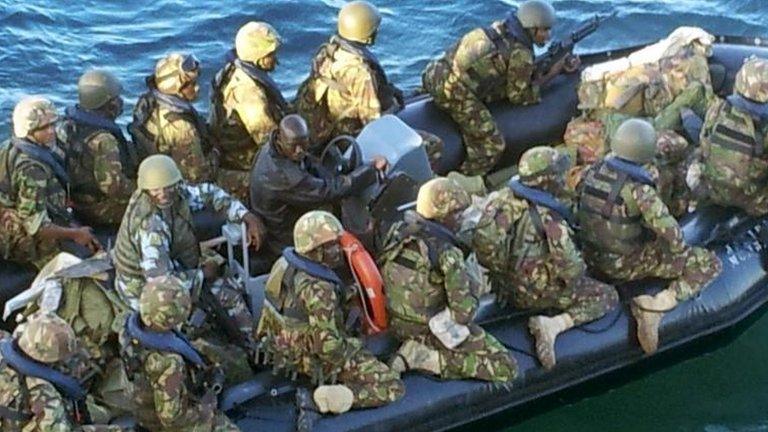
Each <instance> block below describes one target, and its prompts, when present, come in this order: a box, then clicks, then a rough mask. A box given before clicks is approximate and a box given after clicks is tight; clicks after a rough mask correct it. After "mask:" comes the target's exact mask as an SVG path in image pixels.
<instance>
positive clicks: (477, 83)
mask: <svg viewBox="0 0 768 432" xmlns="http://www.w3.org/2000/svg"><path fill="white" fill-rule="evenodd" d="M554 25H555V10H554V9H553V8H552V6H551V5H550V4H549V3H547V2H545V1H543V0H529V1H526V2H524V3H523V4H522V5H520V8H519V9H517V11H516V12H514V11H513V12H511V13H510V14H509V16H508V17H507V18H506V19H505V20H503V21H496V22H494V23H493V24H491V26H490V27H487V28H477V29H474V30H472V31H471V32H469V33H467V34H466V35H464V36H463V37H462V38H461V39H460V40H459V42H458V43H457V44H456V45H455V46H454V47H452V48H451V49H449V50H448V51H446V53H445V54H444V55H443V57H441V58H440V59H437V60H435V61H433V62H431V63H430V64H429V65H427V68H426V70H425V71H424V74H423V75H422V82H423V85H424V89H425V90H426V91H427V92H428V93H429V94H431V95H432V97H433V98H434V102H435V104H436V105H437V106H438V107H440V108H441V109H443V110H444V111H447V112H448V114H449V115H450V116H451V118H453V120H454V121H455V122H456V124H457V125H458V126H459V128H460V130H461V134H462V137H463V140H464V148H465V150H466V152H467V155H466V159H465V161H464V164H463V165H462V167H461V172H463V173H465V174H469V175H485V174H487V173H488V172H489V171H490V170H491V169H492V168H493V167H494V166H495V165H496V163H497V162H498V160H499V158H500V157H501V154H502V153H503V151H504V137H503V135H502V133H501V131H499V128H498V127H497V125H496V122H495V121H494V119H493V114H491V111H490V110H489V109H488V107H487V105H486V104H488V103H491V102H495V101H500V100H507V101H509V103H511V104H513V105H528V104H534V103H538V102H539V87H540V86H541V85H543V84H545V83H547V82H549V81H550V80H551V79H552V78H554V77H555V76H556V75H557V74H559V73H560V72H561V71H565V72H573V71H576V70H577V69H578V68H579V66H580V61H579V59H578V57H575V56H570V57H565V58H564V59H563V61H561V62H560V63H558V64H556V65H554V66H553V67H552V68H551V69H550V71H548V72H546V73H544V74H542V75H541V76H537V75H536V74H535V71H534V62H533V60H534V54H533V45H534V44H536V45H537V46H540V47H541V46H544V45H545V44H546V43H547V41H548V40H549V39H550V30H551V28H552V27H553V26H554Z"/></svg>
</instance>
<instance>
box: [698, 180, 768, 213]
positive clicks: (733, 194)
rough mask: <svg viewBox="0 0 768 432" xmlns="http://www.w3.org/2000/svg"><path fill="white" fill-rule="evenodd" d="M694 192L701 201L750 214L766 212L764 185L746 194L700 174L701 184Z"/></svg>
mask: <svg viewBox="0 0 768 432" xmlns="http://www.w3.org/2000/svg"><path fill="white" fill-rule="evenodd" d="M696 194H697V196H698V198H699V200H700V202H702V203H711V204H717V205H720V206H724V207H737V208H740V209H741V210H744V211H745V212H746V213H747V214H749V215H750V216H763V215H765V214H768V187H765V186H763V187H762V188H758V189H757V191H756V192H755V193H754V194H746V193H745V192H744V190H743V189H741V188H737V187H733V186H732V185H726V184H721V183H714V182H711V181H708V179H707V178H706V177H704V175H703V174H702V179H701V185H700V186H699V188H698V189H697V190H696Z"/></svg>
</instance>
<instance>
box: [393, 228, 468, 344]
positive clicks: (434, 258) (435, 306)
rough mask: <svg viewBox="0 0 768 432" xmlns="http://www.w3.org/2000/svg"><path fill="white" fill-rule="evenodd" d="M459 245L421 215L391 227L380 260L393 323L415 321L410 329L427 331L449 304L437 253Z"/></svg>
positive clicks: (446, 231)
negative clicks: (433, 319)
mask: <svg viewBox="0 0 768 432" xmlns="http://www.w3.org/2000/svg"><path fill="white" fill-rule="evenodd" d="M410 214H411V215H414V214H413V213H410ZM458 246H459V241H458V240H457V239H456V237H455V236H453V234H452V233H451V232H450V231H449V230H448V229H447V228H445V227H443V226H442V225H439V224H436V223H435V222H432V221H428V220H425V219H422V218H420V217H418V219H416V220H411V221H408V220H406V221H405V222H400V223H398V224H396V225H395V226H394V227H393V228H392V231H391V234H390V235H389V237H388V239H387V242H386V244H385V245H384V250H383V252H382V253H381V257H380V259H379V262H380V267H381V268H382V269H384V272H383V273H384V274H385V275H388V276H389V277H388V279H389V280H387V283H388V285H387V306H388V307H387V309H388V312H389V314H390V317H391V319H393V321H392V324H393V326H394V327H396V328H397V327H403V326H408V327H409V328H410V327H412V326H413V325H415V326H413V328H412V329H411V330H409V331H414V332H428V331H429V330H428V328H427V327H426V325H427V324H428V323H429V320H430V319H431V318H432V317H433V316H435V315H436V314H437V313H438V312H440V311H442V310H444V309H445V308H446V307H447V306H448V297H447V293H446V291H445V287H444V285H443V283H444V280H443V275H442V271H441V270H440V263H439V258H440V255H441V254H442V253H443V252H444V251H446V250H448V249H451V248H454V247H458ZM392 279H396V280H392ZM411 290H413V291H411ZM414 295H415V296H416V298H414V297H413V296H414ZM398 320H399V321H401V322H400V323H398ZM409 324H410V325H409ZM401 330H402V329H401Z"/></svg>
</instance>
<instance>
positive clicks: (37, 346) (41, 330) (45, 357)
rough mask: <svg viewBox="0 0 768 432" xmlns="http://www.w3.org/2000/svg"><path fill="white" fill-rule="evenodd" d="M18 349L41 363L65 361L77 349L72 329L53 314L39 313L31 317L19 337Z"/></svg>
mask: <svg viewBox="0 0 768 432" xmlns="http://www.w3.org/2000/svg"><path fill="white" fill-rule="evenodd" d="M19 348H21V350H22V351H24V353H26V354H27V355H28V356H30V357H32V358H33V359H35V360H37V361H39V362H42V363H56V362H58V361H62V360H66V359H67V358H69V356H71V355H72V354H73V353H74V352H75V349H76V348H77V337H76V336H75V332H74V330H72V327H70V326H69V324H67V322H66V321H64V320H63V319H61V318H60V317H59V316H58V315H56V314H54V313H53V312H39V313H37V314H35V315H33V316H32V317H30V319H29V321H28V322H27V324H26V327H24V329H23V330H22V332H21V335H20V336H19Z"/></svg>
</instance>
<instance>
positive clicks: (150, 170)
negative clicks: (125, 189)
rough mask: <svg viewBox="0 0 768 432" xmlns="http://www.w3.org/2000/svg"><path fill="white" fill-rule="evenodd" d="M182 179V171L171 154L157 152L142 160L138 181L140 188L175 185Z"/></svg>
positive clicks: (147, 188)
mask: <svg viewBox="0 0 768 432" xmlns="http://www.w3.org/2000/svg"><path fill="white" fill-rule="evenodd" d="M181 180H182V177H181V171H179V167H178V166H176V162H174V160H173V159H171V157H170V156H166V155H164V154H156V155H152V156H149V157H147V158H146V159H144V160H143V161H142V162H141V164H140V165H139V175H138V180H137V182H136V183H137V185H138V186H139V189H143V190H149V189H159V188H164V187H168V186H173V185H175V184H176V183H178V182H180V181H181Z"/></svg>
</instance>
